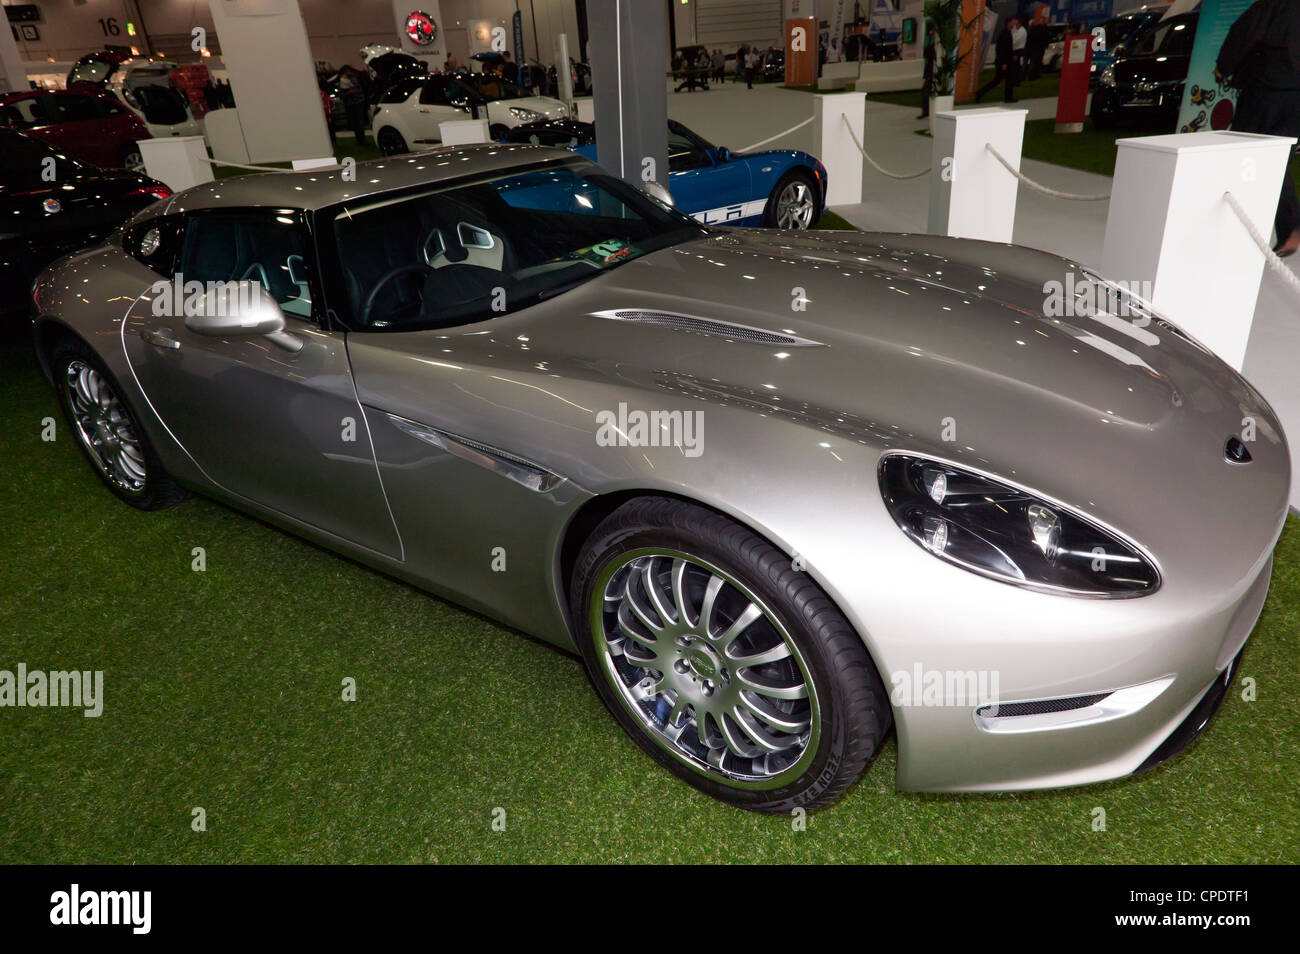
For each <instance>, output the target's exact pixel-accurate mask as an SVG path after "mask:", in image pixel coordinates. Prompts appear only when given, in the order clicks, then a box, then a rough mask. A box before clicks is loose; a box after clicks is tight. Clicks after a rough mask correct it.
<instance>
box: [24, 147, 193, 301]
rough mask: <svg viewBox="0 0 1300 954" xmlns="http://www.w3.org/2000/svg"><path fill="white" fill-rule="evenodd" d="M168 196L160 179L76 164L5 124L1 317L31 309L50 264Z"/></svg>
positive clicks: (122, 170)
mask: <svg viewBox="0 0 1300 954" xmlns="http://www.w3.org/2000/svg"><path fill="white" fill-rule="evenodd" d="M169 195H171V190H170V189H168V188H167V187H166V186H165V185H163V184H162V183H161V182H155V181H154V180H153V179H149V178H147V177H145V176H142V175H139V174H137V173H134V172H127V171H126V170H125V169H100V168H98V167H96V166H90V165H86V164H85V163H81V162H77V161H76V160H75V159H71V158H69V157H67V156H65V155H64V154H62V153H60V152H58V151H56V150H55V149H54V148H52V147H51V146H48V145H46V144H45V143H43V142H40V141H38V140H36V139H32V138H31V137H30V136H25V135H23V134H22V133H20V132H18V131H17V130H13V129H2V128H0V314H9V313H10V312H17V311H22V310H25V309H26V307H27V289H28V288H29V287H30V285H31V281H32V279H33V278H35V277H36V274H37V272H39V271H40V270H41V269H42V268H44V267H45V266H46V265H48V264H50V262H52V261H54V260H55V259H56V258H58V257H59V256H61V255H64V254H66V253H68V252H72V251H76V250H77V249H80V248H85V247H86V246H88V245H93V244H95V243H96V242H98V241H99V240H100V239H102V238H103V237H104V236H106V235H107V234H108V233H110V232H112V231H113V230H114V229H115V228H117V227H118V226H119V225H121V224H122V223H123V222H125V221H126V220H127V219H128V218H130V217H131V216H133V215H134V214H135V213H136V212H138V211H139V210H140V209H143V208H144V207H145V206H147V205H150V204H152V203H153V202H156V201H157V200H158V199H165V198H166V197H167V196H169Z"/></svg>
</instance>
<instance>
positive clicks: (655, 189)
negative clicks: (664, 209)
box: [641, 179, 674, 206]
mask: <svg viewBox="0 0 1300 954" xmlns="http://www.w3.org/2000/svg"><path fill="white" fill-rule="evenodd" d="M641 189H642V190H643V191H644V192H645V193H646V195H648V196H650V197H651V198H652V199H658V200H659V201H660V202H662V203H663V204H664V205H667V206H671V205H673V204H674V203H673V194H672V193H671V192H669V191H668V187H667V186H664V185H661V184H659V183H658V182H655V181H654V180H653V179H651V180H650V181H649V182H643V183H641Z"/></svg>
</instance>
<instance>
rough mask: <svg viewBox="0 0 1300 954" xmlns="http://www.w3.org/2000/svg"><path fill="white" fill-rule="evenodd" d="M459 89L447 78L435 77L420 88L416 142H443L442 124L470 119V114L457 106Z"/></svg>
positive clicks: (417, 103) (416, 108)
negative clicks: (455, 101)
mask: <svg viewBox="0 0 1300 954" xmlns="http://www.w3.org/2000/svg"><path fill="white" fill-rule="evenodd" d="M458 91H459V87H458V86H457V84H456V83H454V82H452V81H450V80H448V78H447V77H445V76H434V77H432V78H431V79H429V80H428V81H427V82H425V83H424V84H423V85H422V86H421V87H420V92H419V95H418V96H417V97H416V103H415V111H416V116H417V117H418V119H417V120H416V125H415V128H416V130H417V131H418V133H419V136H418V138H417V139H416V142H420V143H431V142H442V128H441V126H440V125H439V124H440V123H446V122H452V121H455V120H461V119H469V118H470V117H469V114H468V113H467V112H466V111H465V110H464V109H463V108H462V107H461V106H458V105H456V104H455V103H454V102H453V100H454V99H456V95H455V94H456V93H457V92H458Z"/></svg>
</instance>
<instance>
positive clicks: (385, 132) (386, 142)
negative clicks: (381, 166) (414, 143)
mask: <svg viewBox="0 0 1300 954" xmlns="http://www.w3.org/2000/svg"><path fill="white" fill-rule="evenodd" d="M375 141H376V142H378V143H379V151H380V152H381V153H383V154H384V155H385V156H396V155H400V154H401V153H404V152H409V151H410V150H409V148H408V147H407V145H406V137H405V136H403V135H402V134H401V133H400V132H398V131H397V130H396V129H394V128H393V127H392V126H385V127H384V128H383V129H381V130H379V134H378V135H377V136H375Z"/></svg>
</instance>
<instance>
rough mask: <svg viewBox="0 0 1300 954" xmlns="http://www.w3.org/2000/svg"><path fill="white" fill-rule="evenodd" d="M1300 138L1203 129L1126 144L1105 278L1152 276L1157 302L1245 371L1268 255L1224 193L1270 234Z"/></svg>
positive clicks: (1104, 258) (1117, 171)
mask: <svg viewBox="0 0 1300 954" xmlns="http://www.w3.org/2000/svg"><path fill="white" fill-rule="evenodd" d="M1294 143H1295V140H1294V139H1287V138H1283V137H1279V136H1257V135H1251V134H1248V133H1235V132H1201V133H1187V134H1182V135H1170V136H1147V137H1143V138H1140V139H1121V140H1120V141H1119V142H1118V144H1117V145H1118V146H1119V155H1118V159H1117V161H1116V164H1115V182H1114V185H1113V187H1112V189H1111V196H1110V211H1109V213H1108V217H1107V219H1106V245H1105V249H1104V251H1103V253H1102V274H1103V276H1104V277H1106V278H1109V279H1112V280H1114V281H1121V282H1151V304H1153V305H1154V306H1155V307H1156V308H1157V309H1158V310H1159V311H1161V312H1162V313H1164V314H1165V315H1166V316H1168V317H1169V318H1170V320H1172V321H1173V322H1174V323H1175V324H1177V325H1179V326H1180V327H1182V328H1183V329H1184V330H1185V331H1186V332H1187V333H1188V334H1190V335H1191V336H1192V337H1194V338H1196V339H1198V340H1199V341H1201V342H1202V343H1203V344H1204V345H1205V346H1206V347H1207V348H1209V349H1210V350H1211V351H1213V352H1214V353H1215V354H1217V355H1218V356H1219V357H1220V358H1222V359H1223V360H1224V361H1226V362H1227V363H1228V364H1230V365H1232V366H1233V367H1234V368H1236V369H1238V370H1241V365H1242V361H1243V359H1244V358H1245V355H1246V341H1247V339H1249V338H1250V325H1251V321H1252V319H1253V317H1254V313H1255V299H1256V298H1257V297H1258V295H1259V281H1260V277H1261V275H1262V273H1263V270H1264V256H1263V255H1262V254H1261V253H1260V251H1259V249H1258V248H1257V247H1256V245H1255V243H1254V242H1253V241H1252V240H1251V238H1250V236H1249V235H1248V234H1247V232H1246V229H1245V228H1244V227H1243V226H1242V224H1241V222H1240V221H1239V220H1238V219H1237V216H1236V214H1235V213H1234V212H1233V211H1232V209H1231V208H1230V207H1229V206H1228V203H1227V202H1225V201H1224V198H1223V194H1224V193H1225V192H1231V193H1232V194H1233V195H1234V196H1236V198H1237V200H1238V201H1239V202H1240V203H1241V205H1242V206H1243V208H1245V210H1246V212H1247V214H1248V215H1249V216H1250V218H1251V220H1252V221H1253V222H1254V223H1255V224H1256V225H1257V226H1258V227H1259V231H1260V232H1261V233H1263V234H1264V235H1268V234H1270V233H1271V231H1272V228H1273V214H1274V212H1275V211H1276V209H1277V198H1278V194H1279V193H1280V192H1281V189H1282V174H1283V172H1284V171H1285V169H1286V164H1287V160H1288V158H1289V156H1290V152H1291V147H1292V145H1293V144H1294ZM1130 287H1132V286H1130ZM1137 287H1138V288H1141V287H1143V286H1141V285H1139V286H1137Z"/></svg>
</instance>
